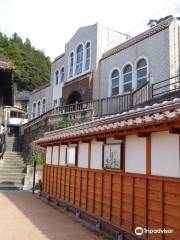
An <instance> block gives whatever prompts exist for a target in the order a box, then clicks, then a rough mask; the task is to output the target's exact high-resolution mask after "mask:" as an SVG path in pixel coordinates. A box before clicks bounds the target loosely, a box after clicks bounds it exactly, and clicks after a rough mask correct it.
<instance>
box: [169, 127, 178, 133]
mask: <svg viewBox="0 0 180 240" xmlns="http://www.w3.org/2000/svg"><path fill="white" fill-rule="evenodd" d="M169 133H172V134H180V128H170V129H169Z"/></svg>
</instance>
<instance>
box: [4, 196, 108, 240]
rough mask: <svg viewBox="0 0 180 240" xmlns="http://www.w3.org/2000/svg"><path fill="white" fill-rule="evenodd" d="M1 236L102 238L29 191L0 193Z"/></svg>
mask: <svg viewBox="0 0 180 240" xmlns="http://www.w3.org/2000/svg"><path fill="white" fill-rule="evenodd" d="M0 239H2V240H45V239H46V240H47V239H49V240H56V239H58V240H81V239H82V240H94V239H96V240H97V239H98V240H101V239H103V238H102V237H101V236H98V235H97V234H96V233H95V232H93V231H92V230H90V229H89V228H87V227H86V226H83V224H81V223H79V222H77V221H76V220H75V219H74V218H73V217H71V216H69V215H67V214H65V213H63V212H62V211H59V210H57V209H54V208H53V207H51V206H49V205H47V204H46V203H44V202H43V201H41V200H39V199H38V198H37V197H35V196H33V195H32V194H31V193H27V192H19V193H18V192H0Z"/></svg>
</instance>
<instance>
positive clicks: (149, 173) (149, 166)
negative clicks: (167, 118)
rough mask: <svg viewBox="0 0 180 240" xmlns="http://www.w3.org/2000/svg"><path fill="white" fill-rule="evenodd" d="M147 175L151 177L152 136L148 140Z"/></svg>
mask: <svg viewBox="0 0 180 240" xmlns="http://www.w3.org/2000/svg"><path fill="white" fill-rule="evenodd" d="M146 174H147V175H151V135H150V136H149V137H147V138H146Z"/></svg>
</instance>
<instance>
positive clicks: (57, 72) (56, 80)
mask: <svg viewBox="0 0 180 240" xmlns="http://www.w3.org/2000/svg"><path fill="white" fill-rule="evenodd" d="M55 82H56V85H58V82H59V71H58V70H57V71H56V73H55Z"/></svg>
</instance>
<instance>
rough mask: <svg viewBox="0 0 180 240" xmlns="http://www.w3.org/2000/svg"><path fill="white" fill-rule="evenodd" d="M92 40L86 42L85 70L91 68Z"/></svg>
mask: <svg viewBox="0 0 180 240" xmlns="http://www.w3.org/2000/svg"><path fill="white" fill-rule="evenodd" d="M90 55H91V51H90V42H88V43H86V62H85V70H88V69H89V68H90Z"/></svg>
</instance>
